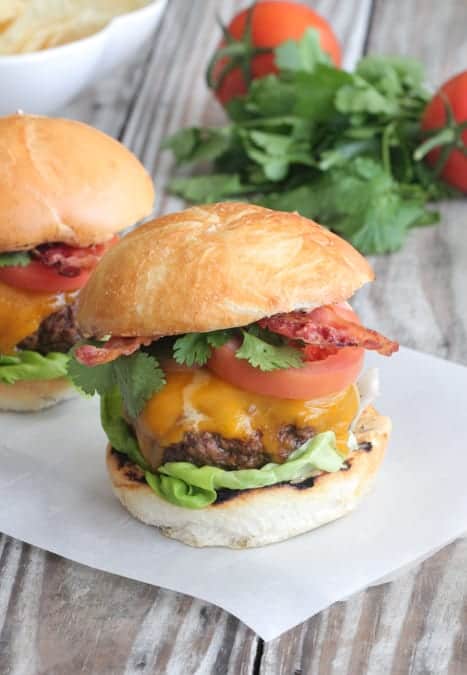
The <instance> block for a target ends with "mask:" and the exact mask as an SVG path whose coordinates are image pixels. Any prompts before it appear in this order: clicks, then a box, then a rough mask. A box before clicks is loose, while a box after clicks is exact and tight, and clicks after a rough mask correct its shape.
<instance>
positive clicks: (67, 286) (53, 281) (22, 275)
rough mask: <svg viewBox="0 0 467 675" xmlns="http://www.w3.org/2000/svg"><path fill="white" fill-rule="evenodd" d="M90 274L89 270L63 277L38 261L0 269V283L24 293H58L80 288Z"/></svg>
mask: <svg viewBox="0 0 467 675" xmlns="http://www.w3.org/2000/svg"><path fill="white" fill-rule="evenodd" d="M90 274H91V272H90V270H81V272H80V273H79V274H78V276H76V277H64V276H62V275H61V274H59V273H58V272H57V271H56V270H54V268H53V267H46V266H45V265H43V264H42V263H41V262H39V261H38V260H31V262H30V263H29V265H28V266H27V267H2V268H0V281H3V282H4V283H6V284H8V285H9V286H14V287H15V288H22V289H24V290H25V291H37V292H39V293H60V292H62V291H76V290H77V289H79V288H82V287H83V286H84V285H85V283H86V282H87V280H88V279H89V276H90Z"/></svg>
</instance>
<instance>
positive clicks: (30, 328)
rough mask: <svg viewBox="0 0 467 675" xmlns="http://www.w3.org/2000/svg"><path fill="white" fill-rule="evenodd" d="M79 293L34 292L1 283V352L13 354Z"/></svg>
mask: <svg viewBox="0 0 467 675" xmlns="http://www.w3.org/2000/svg"><path fill="white" fill-rule="evenodd" d="M75 296H76V293H68V294H64V293H58V294H57V293H34V292H32V291H23V290H21V289H20V288H13V287H12V286H8V285H7V284H4V283H2V282H0V353H2V354H11V353H12V352H13V351H14V349H15V346H16V345H17V344H18V342H21V340H23V339H24V338H25V337H27V336H28V335H31V333H34V332H35V331H36V330H37V329H38V328H39V325H40V323H41V321H42V320H43V319H45V318H46V317H47V316H49V314H52V313H53V312H55V311H57V310H58V309H60V307H63V306H64V305H65V304H66V303H68V302H71V301H72V300H73V299H74V297H75Z"/></svg>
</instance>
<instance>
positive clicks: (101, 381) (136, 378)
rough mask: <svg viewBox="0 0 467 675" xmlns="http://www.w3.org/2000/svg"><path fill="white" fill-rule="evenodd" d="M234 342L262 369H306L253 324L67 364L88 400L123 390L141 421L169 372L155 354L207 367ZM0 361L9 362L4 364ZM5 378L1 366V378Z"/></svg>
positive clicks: (296, 353) (239, 353)
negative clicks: (101, 360) (107, 358)
mask: <svg viewBox="0 0 467 675" xmlns="http://www.w3.org/2000/svg"><path fill="white" fill-rule="evenodd" d="M242 336H243V340H242ZM229 340H236V341H237V345H238V347H237V349H236V351H235V356H236V357H237V358H238V359H245V360H246V361H248V363H249V364H250V365H251V366H253V367H254V368H259V370H262V371H265V372H267V371H271V370H277V369H279V368H300V367H301V365H302V353H301V351H300V350H299V349H296V348H294V347H290V346H288V345H286V344H284V341H283V339H282V337H280V336H279V335H276V334H275V333H271V332H270V331H268V330H262V329H260V328H259V327H258V326H257V325H256V324H252V325H251V326H247V327H246V328H245V329H239V328H231V329H226V330H216V331H212V332H210V333H186V334H185V335H182V336H180V337H178V338H177V339H176V340H175V342H174V343H173V345H172V346H171V349H172V351H171V352H168V353H167V352H165V353H164V352H163V350H164V347H161V349H158V342H154V343H153V344H152V345H151V346H150V347H149V348H148V349H149V350H150V352H151V353H148V352H147V351H142V350H139V351H137V352H135V353H134V354H132V355H131V356H120V357H119V358H117V359H115V360H114V361H110V362H109V363H104V364H101V365H98V366H85V365H83V364H81V363H79V361H77V360H76V358H75V357H74V356H73V357H72V358H71V359H70V362H69V364H68V376H69V377H70V379H71V380H72V382H73V384H74V385H75V386H76V387H77V388H78V389H79V390H80V391H81V392H82V393H84V394H87V395H88V396H93V395H94V394H96V393H97V394H99V395H100V396H101V397H103V396H107V395H108V394H109V392H113V391H114V390H117V391H119V392H120V395H121V397H122V400H123V402H124V405H125V409H126V410H127V412H128V414H129V415H130V416H131V417H137V416H138V415H139V414H140V413H141V411H142V410H143V408H144V406H145V404H146V402H147V401H148V400H149V399H150V398H151V397H152V396H153V394H155V393H156V392H158V391H160V390H161V389H162V387H163V386H164V385H165V383H166V378H165V374H164V371H163V370H162V368H161V367H160V365H159V361H158V359H157V357H156V356H155V354H157V355H161V354H163V356H162V357H161V358H162V359H163V358H170V356H171V354H172V355H173V358H174V359H175V361H177V363H179V364H180V365H185V366H188V367H190V368H191V367H192V366H199V367H201V366H204V365H206V363H207V362H208V360H209V358H210V356H211V354H212V350H213V349H215V348H217V347H222V346H223V345H225V344H226V343H227V342H229ZM22 353H26V352H22ZM1 358H3V359H4V361H3V362H2V361H1ZM1 358H0V366H2V365H3V368H4V369H5V370H8V368H11V367H13V366H16V360H17V359H16V358H15V357H1ZM1 375H2V368H1V367H0V380H1Z"/></svg>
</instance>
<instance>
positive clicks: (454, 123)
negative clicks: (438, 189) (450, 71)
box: [422, 71, 467, 192]
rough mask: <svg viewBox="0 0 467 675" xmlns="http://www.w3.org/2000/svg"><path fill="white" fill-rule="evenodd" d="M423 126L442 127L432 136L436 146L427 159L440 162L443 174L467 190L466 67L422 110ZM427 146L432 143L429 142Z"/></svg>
mask: <svg viewBox="0 0 467 675" xmlns="http://www.w3.org/2000/svg"><path fill="white" fill-rule="evenodd" d="M422 129H423V130H424V131H435V130H439V133H438V134H436V135H435V136H433V143H432V147H433V146H434V150H431V151H430V152H429V153H428V154H427V161H428V162H429V163H430V164H431V165H432V166H437V164H438V162H440V163H441V173H440V175H441V176H442V178H444V180H445V181H446V182H448V183H449V184H450V185H453V186H454V187H456V188H458V189H459V190H462V192H467V71H464V72H463V73H459V75H456V76H455V77H453V78H452V79H450V80H448V81H447V82H446V83H445V84H443V85H442V87H441V88H440V89H439V91H437V92H436V94H435V95H434V96H433V98H432V99H431V101H430V102H429V103H428V105H427V107H426V109H425V112H424V113H423V118H422ZM437 139H438V140H439V146H437V145H436V140H437ZM425 147H429V146H428V145H427V143H425Z"/></svg>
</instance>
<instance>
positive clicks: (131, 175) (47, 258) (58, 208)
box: [0, 114, 154, 410]
mask: <svg viewBox="0 0 467 675" xmlns="http://www.w3.org/2000/svg"><path fill="white" fill-rule="evenodd" d="M153 199H154V190H153V186H152V182H151V179H150V177H149V175H148V174H147V173H146V171H145V170H144V167H143V166H142V165H141V164H140V162H139V161H138V160H137V159H136V157H135V156H134V155H132V154H131V153H130V152H129V151H128V150H127V149H126V148H124V147H123V145H121V144H120V143H118V142H117V141H115V140H113V139H112V138H110V137H109V136H106V135H105V134H103V133H101V132H100V131H97V129H93V128H92V127H89V126H87V125H85V124H80V123H79V122H73V121H71V120H64V119H52V118H47V117H36V116H31V115H21V114H18V115H12V116H10V117H3V118H0V205H1V211H2V219H1V223H0V409H3V410H38V409H40V408H44V407H47V406H50V405H52V404H54V403H56V402H58V401H60V400H63V399H66V398H69V396H70V395H71V394H72V393H73V392H74V389H73V388H72V387H71V385H70V382H69V380H68V379H67V378H66V377H65V376H66V365H67V360H68V357H67V352H68V351H69V349H70V348H71V347H72V346H73V345H74V344H75V343H76V342H77V340H78V339H79V336H78V332H77V327H76V323H75V304H76V303H75V301H76V296H77V293H78V291H79V289H80V288H82V287H83V285H84V284H85V283H86V281H87V280H88V278H89V275H90V272H91V270H92V268H93V267H95V265H96V264H97V262H98V260H99V259H100V258H101V257H102V255H103V254H104V253H105V252H106V250H107V249H109V248H110V247H111V246H112V245H113V244H114V243H115V242H116V240H117V237H116V236H115V233H116V232H119V231H120V230H122V229H124V228H126V227H129V226H130V225H132V224H134V223H135V222H136V221H137V220H139V219H140V218H143V217H144V216H147V215H148V214H149V213H150V212H151V208H152V203H153Z"/></svg>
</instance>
